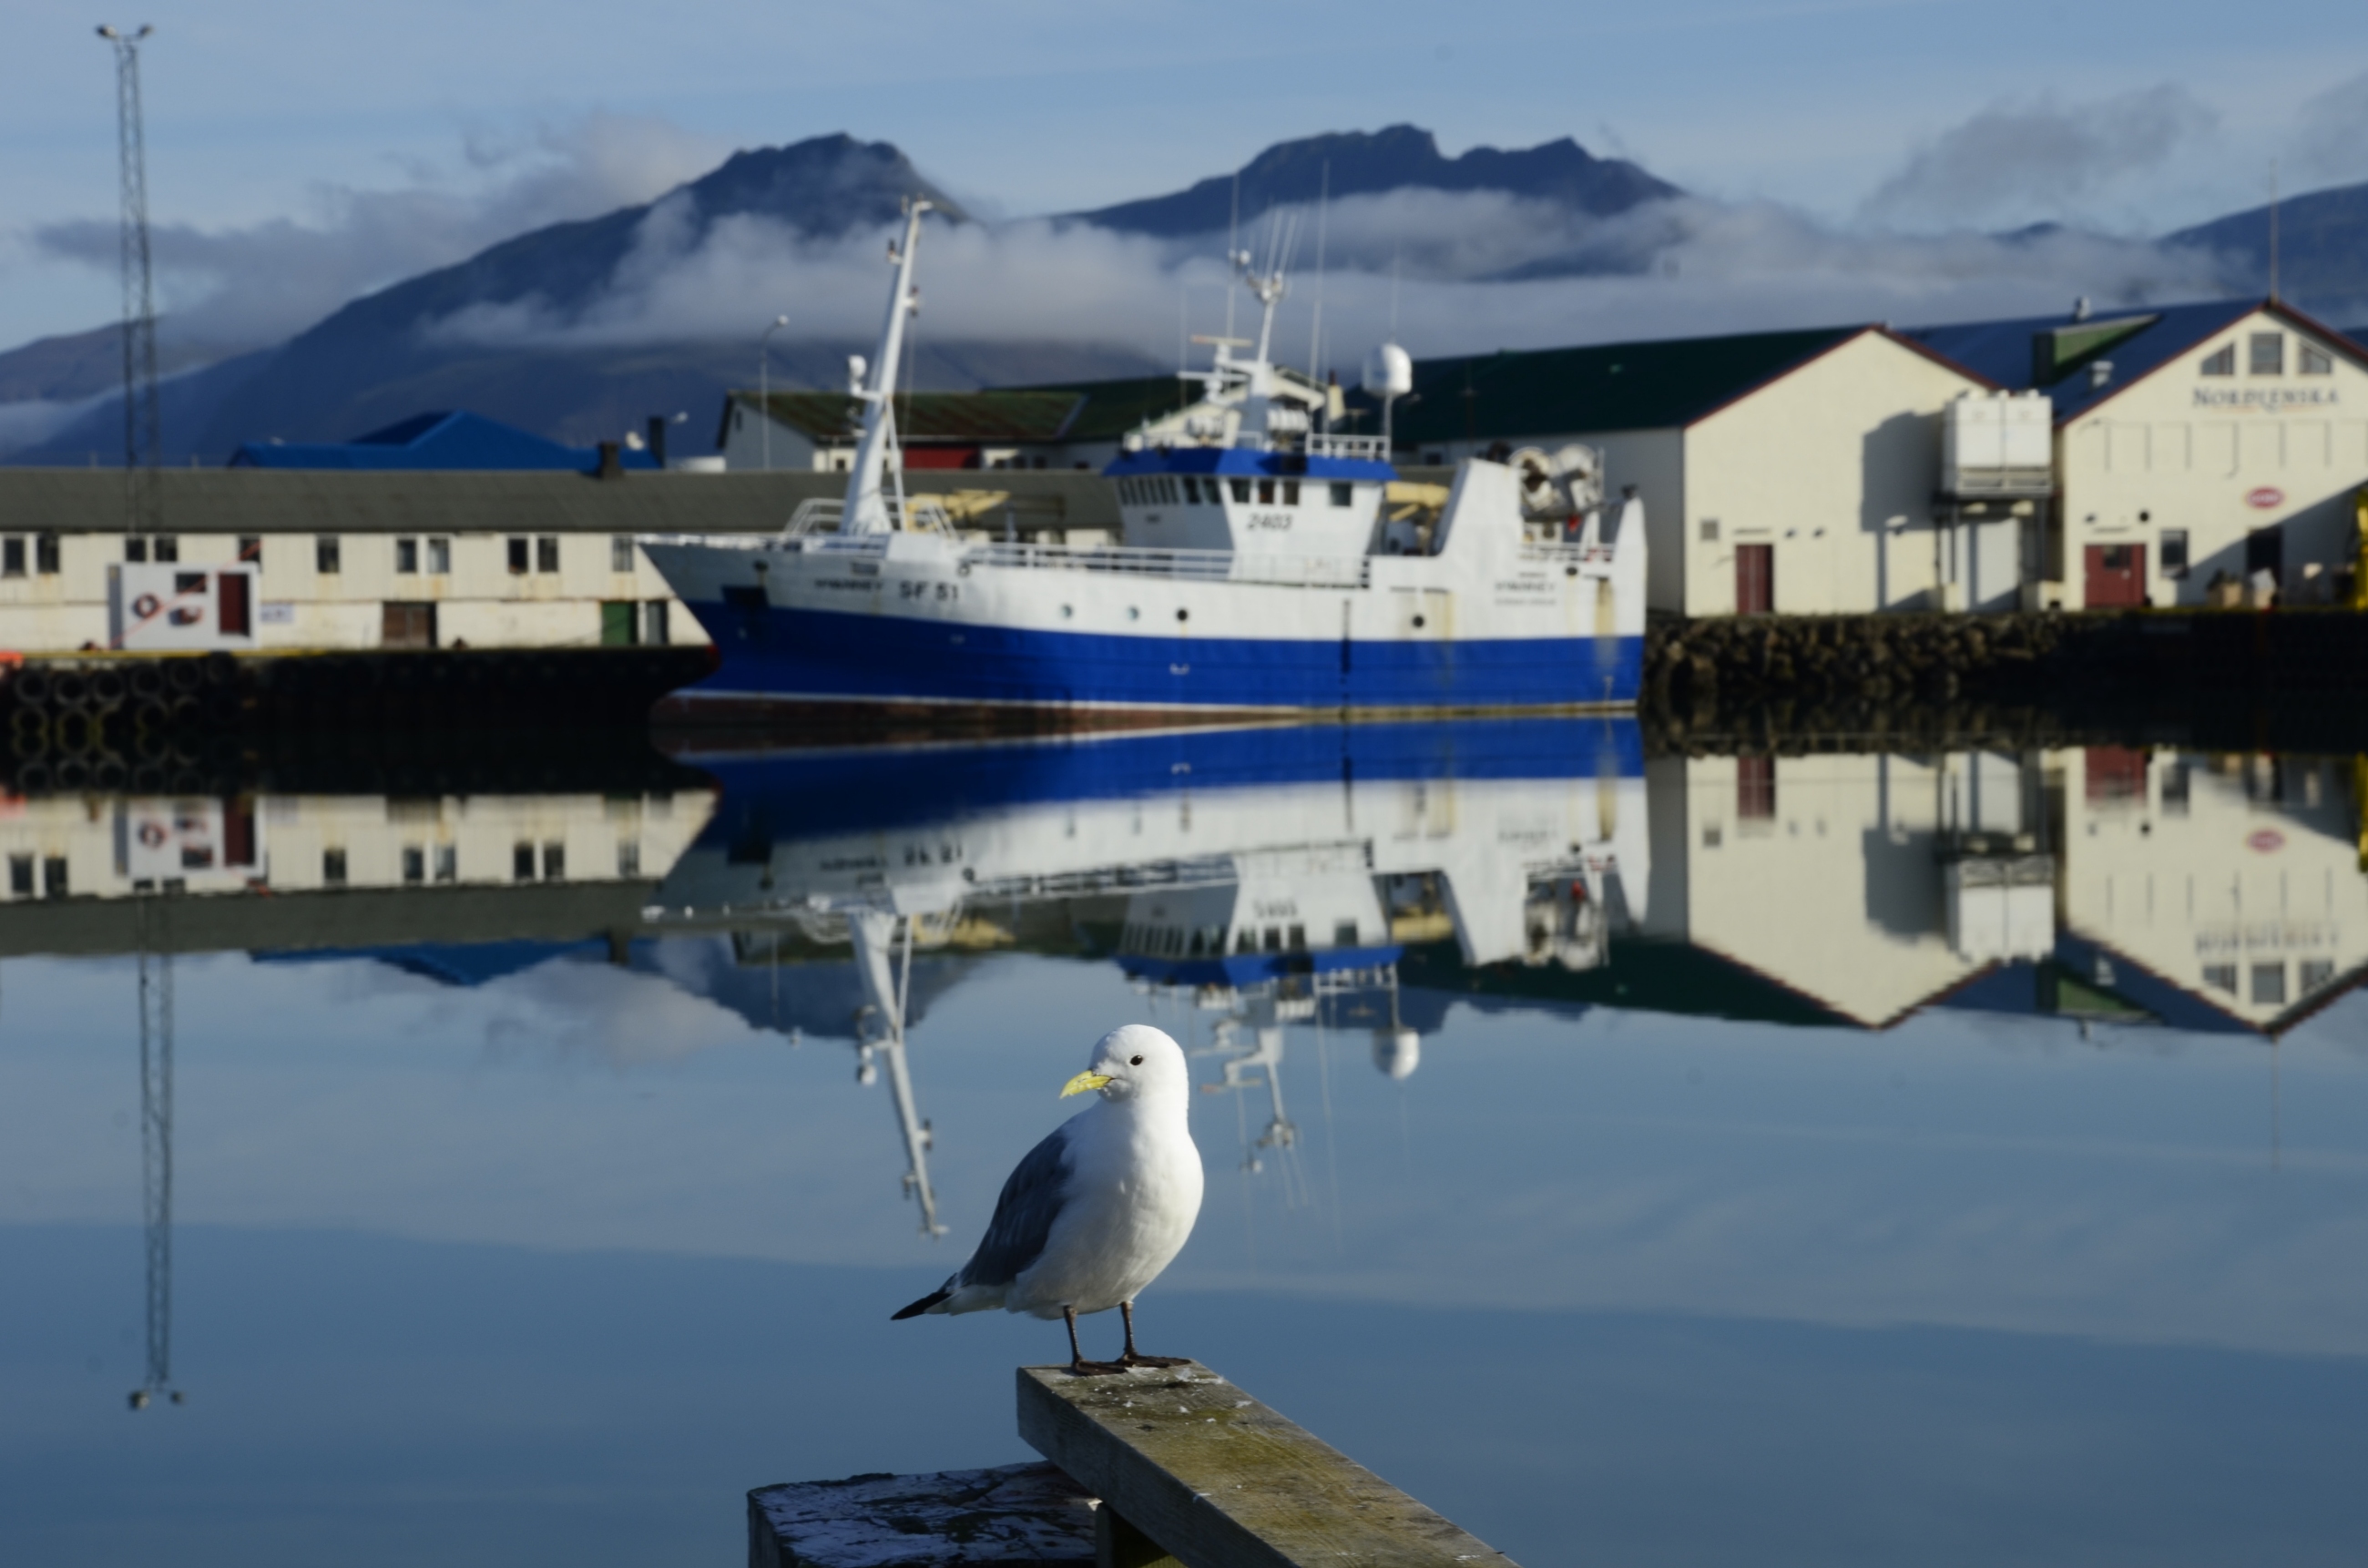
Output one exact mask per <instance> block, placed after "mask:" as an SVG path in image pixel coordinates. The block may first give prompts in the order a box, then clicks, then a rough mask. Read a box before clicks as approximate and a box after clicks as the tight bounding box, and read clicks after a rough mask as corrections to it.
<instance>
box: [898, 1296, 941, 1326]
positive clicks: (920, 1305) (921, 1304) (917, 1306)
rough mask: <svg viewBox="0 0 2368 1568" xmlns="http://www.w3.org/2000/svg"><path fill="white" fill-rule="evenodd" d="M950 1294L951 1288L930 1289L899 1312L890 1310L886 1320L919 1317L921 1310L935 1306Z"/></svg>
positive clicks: (899, 1320) (925, 1310) (926, 1310)
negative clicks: (926, 1293)
mask: <svg viewBox="0 0 2368 1568" xmlns="http://www.w3.org/2000/svg"><path fill="white" fill-rule="evenodd" d="M952 1294H953V1292H952V1291H951V1290H932V1291H930V1292H929V1293H928V1295H926V1296H924V1297H922V1298H921V1299H920V1300H919V1301H915V1302H914V1303H913V1304H912V1305H911V1306H909V1307H906V1308H905V1309H904V1310H902V1311H901V1312H890V1313H889V1314H888V1321H889V1322H890V1323H902V1322H904V1321H905V1319H906V1318H916V1317H919V1316H920V1315H921V1314H922V1313H923V1312H928V1310H929V1309H930V1308H931V1307H934V1306H936V1305H937V1304H938V1303H939V1301H944V1300H945V1299H946V1298H947V1297H948V1296H951V1295H952Z"/></svg>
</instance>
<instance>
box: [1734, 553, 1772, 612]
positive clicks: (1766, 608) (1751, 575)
mask: <svg viewBox="0 0 2368 1568" xmlns="http://www.w3.org/2000/svg"><path fill="white" fill-rule="evenodd" d="M1775 608H1776V547H1775V546H1774V545H1772V544H1738V545H1736V547H1735V613H1736V614H1737V615H1768V614H1770V613H1771V612H1773V611H1774V609H1775Z"/></svg>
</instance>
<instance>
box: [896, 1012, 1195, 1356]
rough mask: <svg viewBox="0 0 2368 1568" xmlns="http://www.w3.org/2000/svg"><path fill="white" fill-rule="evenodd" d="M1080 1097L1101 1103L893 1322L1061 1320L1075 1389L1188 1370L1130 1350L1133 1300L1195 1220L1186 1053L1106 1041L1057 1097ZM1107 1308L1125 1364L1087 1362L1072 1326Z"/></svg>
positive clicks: (1028, 1168) (1143, 1040) (1126, 1039)
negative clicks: (1088, 1095) (949, 1271)
mask: <svg viewBox="0 0 2368 1568" xmlns="http://www.w3.org/2000/svg"><path fill="white" fill-rule="evenodd" d="M1088 1089H1094V1090H1099V1092H1100V1094H1101V1099H1100V1100H1099V1102H1098V1103H1096V1104H1094V1105H1090V1106H1087V1108H1085V1109H1084V1110H1082V1111H1080V1112H1078V1113H1077V1114H1076V1116H1073V1117H1071V1118H1070V1119H1068V1120H1066V1121H1064V1122H1063V1123H1062V1124H1061V1125H1060V1126H1059V1127H1057V1128H1055V1129H1053V1132H1052V1134H1051V1135H1050V1136H1049V1137H1047V1138H1046V1139H1045V1140H1044V1141H1043V1142H1042V1143H1039V1144H1037V1145H1036V1147H1034V1148H1033V1149H1030V1151H1029V1152H1028V1157H1027V1158H1026V1159H1024V1160H1022V1161H1020V1162H1019V1165H1018V1166H1017V1167H1016V1168H1015V1169H1014V1170H1013V1171H1012V1173H1011V1176H1010V1179H1009V1180H1008V1181H1006V1182H1005V1183H1004V1184H1003V1196H1002V1197H1000V1198H998V1199H996V1200H995V1218H994V1219H993V1220H991V1221H988V1223H987V1227H986V1239H985V1240H984V1241H982V1242H980V1243H979V1244H978V1251H976V1252H975V1253H973V1254H972V1255H971V1260H970V1261H969V1262H968V1263H965V1264H963V1265H962V1267H961V1269H960V1270H959V1271H957V1272H956V1273H955V1274H954V1275H953V1277H952V1278H949V1279H948V1280H947V1281H946V1282H945V1284H944V1286H942V1287H941V1288H940V1289H939V1290H933V1291H931V1292H930V1293H929V1294H928V1295H926V1296H924V1297H922V1298H921V1299H920V1300H919V1301H915V1302H914V1303H913V1304H912V1305H911V1306H909V1307H906V1308H905V1310H904V1311H902V1312H897V1313H895V1314H894V1315H895V1316H896V1317H898V1318H909V1317H916V1316H918V1315H919V1314H921V1313H923V1312H985V1311H986V1310H987V1309H989V1308H991V1307H1001V1308H1003V1309H1004V1310H1005V1311H1006V1312H1032V1313H1034V1314H1035V1315H1036V1316H1038V1317H1040V1318H1053V1317H1057V1318H1062V1319H1065V1320H1066V1321H1067V1323H1068V1325H1069V1369H1070V1370H1071V1371H1073V1372H1076V1373H1077V1374H1078V1375H1080V1376H1089V1375H1094V1374H1099V1373H1105V1372H1121V1371H1124V1370H1125V1369H1127V1368H1129V1367H1180V1366H1183V1365H1184V1364H1185V1362H1184V1360H1183V1359H1182V1358H1179V1357H1174V1356H1145V1355H1143V1354H1141V1353H1140V1352H1138V1351H1137V1350H1136V1349H1135V1347H1134V1298H1135V1293H1136V1292H1137V1291H1139V1290H1142V1289H1143V1288H1144V1286H1145V1285H1148V1284H1150V1283H1151V1282H1152V1281H1153V1280H1154V1279H1156V1278H1159V1274H1160V1271H1161V1270H1162V1269H1164V1268H1166V1267H1167V1266H1168V1264H1170V1263H1172V1262H1174V1261H1175V1258H1176V1255H1177V1254H1178V1253H1179V1252H1181V1251H1183V1250H1184V1243H1185V1240H1186V1238H1188V1237H1189V1236H1190V1235H1191V1233H1192V1221H1194V1220H1195V1219H1197V1218H1199V1217H1200V1213H1201V1151H1200V1150H1199V1149H1197V1148H1195V1147H1194V1146H1193V1143H1192V1130H1191V1128H1190V1126H1189V1125H1188V1121H1187V1113H1188V1111H1189V1110H1190V1103H1191V1092H1190V1091H1191V1078H1190V1074H1189V1073H1188V1072H1187V1071H1186V1069H1185V1066H1184V1051H1183V1048H1182V1047H1180V1046H1178V1044H1177V1043H1176V1042H1175V1041H1174V1040H1170V1039H1168V1038H1167V1035H1166V1034H1164V1033H1162V1032H1161V1031H1160V1030H1158V1029H1156V1028H1152V1027H1151V1026H1150V1025H1148V1024H1129V1025H1127V1026H1126V1027H1125V1028H1117V1029H1112V1030H1111V1031H1110V1033H1109V1034H1106V1035H1104V1036H1103V1037H1102V1040H1101V1043H1100V1044H1099V1045H1098V1046H1096V1047H1095V1048H1094V1058H1093V1065H1092V1066H1090V1067H1088V1068H1087V1069H1086V1070H1085V1071H1084V1072H1082V1073H1080V1074H1077V1075H1076V1077H1074V1078H1072V1079H1070V1080H1069V1082H1068V1084H1067V1085H1066V1086H1064V1088H1063V1089H1062V1090H1061V1096H1062V1097H1063V1098H1064V1099H1065V1098H1067V1097H1068V1096H1071V1095H1081V1094H1084V1093H1085V1092H1086V1091H1087V1090H1088ZM1112 1307H1116V1308H1117V1309H1118V1310H1119V1315H1120V1316H1121V1318H1123V1319H1124V1320H1125V1323H1126V1353H1125V1354H1124V1355H1123V1356H1121V1357H1120V1358H1118V1359H1117V1360H1116V1361H1088V1360H1087V1359H1086V1358H1085V1356H1084V1354H1083V1353H1082V1352H1080V1351H1079V1350H1078V1348H1077V1314H1078V1313H1079V1312H1108V1311H1110V1308H1112Z"/></svg>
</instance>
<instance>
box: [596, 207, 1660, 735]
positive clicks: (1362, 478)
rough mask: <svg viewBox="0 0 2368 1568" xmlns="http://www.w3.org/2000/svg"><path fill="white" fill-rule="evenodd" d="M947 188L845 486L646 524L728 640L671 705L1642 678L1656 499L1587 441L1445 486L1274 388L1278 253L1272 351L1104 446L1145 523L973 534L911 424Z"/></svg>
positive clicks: (1193, 696) (1564, 705)
mask: <svg viewBox="0 0 2368 1568" xmlns="http://www.w3.org/2000/svg"><path fill="white" fill-rule="evenodd" d="M926 208H927V203H925V202H920V201H915V202H913V203H912V204H911V206H910V210H909V212H908V215H907V218H906V221H905V233H904V240H903V243H902V244H901V245H897V246H894V247H892V249H891V253H890V254H891V257H892V259H893V261H894V266H895V269H896V280H895V284H894V289H893V290H892V292H891V293H890V296H889V303H888V312H887V320H886V322H885V324H883V326H882V331H881V337H880V344H879V348H878V351H877V353H876V354H875V355H874V357H873V358H872V359H871V362H870V364H869V366H868V367H866V366H864V365H863V364H862V362H860V361H857V362H855V365H854V367H853V369H855V372H856V373H855V375H854V376H853V378H852V381H853V385H852V389H851V390H852V391H853V392H854V395H855V396H856V398H857V399H858V400H859V403H860V405H861V408H862V419H863V426H862V438H861V441H860V444H859V446H858V448H857V452H856V460H855V463H854V467H853V470H852V472H850V473H849V475H848V487H847V493H846V495H845V497H844V499H843V500H839V501H809V502H807V503H805V504H803V505H802V506H800V507H799V508H798V511H797V514H796V515H795V516H794V517H792V518H791V521H790V523H789V525H788V527H786V528H784V529H783V530H782V531H781V533H780V534H779V535H778V536H772V537H761V536H760V537H756V538H750V537H746V536H740V537H723V536H681V535H668V536H653V537H647V538H644V539H643V540H641V544H642V547H643V550H644V551H646V552H647V553H648V555H649V557H650V559H651V561H652V562H654V563H655V565H656V567H657V569H658V570H659V571H660V572H661V573H663V574H665V576H666V581H667V583H668V584H669V585H671V586H672V587H673V589H674V591H675V593H676V594H677V597H680V598H681V599H682V600H683V602H684V603H685V604H686V605H688V606H689V608H690V610H691V613H692V614H694V615H696V616H697V617H698V618H699V620H700V624H701V625H702V626H703V627H705V628H706V630H707V631H708V633H709V635H711V636H712V638H713V639H714V641H715V645H716V647H717V649H718V650H719V652H720V655H721V657H720V661H719V664H718V666H717V668H716V670H715V671H714V673H713V674H712V675H711V676H708V677H707V678H706V679H705V680H704V681H702V682H700V684H698V685H696V686H693V687H688V688H686V689H685V690H683V691H681V692H679V693H677V694H676V696H674V697H673V698H671V699H668V700H667V702H666V704H665V705H664V707H663V709H662V712H663V714H664V715H665V716H666V717H668V718H671V719H675V720H678V721H689V722H762V721H765V720H767V719H778V718H786V717H791V716H792V715H796V714H801V713H811V712H813V711H814V710H815V709H817V708H828V707H831V706H832V705H842V707H841V710H842V711H845V709H844V707H843V705H848V704H860V705H862V706H863V708H864V709H865V710H871V711H880V710H907V712H908V715H909V716H911V717H915V718H919V719H924V720H926V719H928V718H930V717H933V716H946V715H953V714H974V713H978V712H982V711H985V712H988V713H989V714H990V715H991V714H992V712H993V711H994V710H1005V711H1006V712H1008V711H1009V710H1023V711H1024V710H1037V711H1038V712H1039V713H1040V714H1047V715H1049V716H1051V717H1053V718H1055V719H1057V720H1059V721H1062V722H1074V723H1077V724H1081V725H1083V724H1116V723H1143V722H1172V721H1182V720H1196V719H1209V718H1224V717H1238V716H1247V715H1272V716H1280V715H1286V714H1290V713H1293V712H1318V711H1338V710H1358V711H1360V712H1371V713H1376V714H1381V713H1391V714H1415V713H1425V712H1441V711H1454V710H1519V709H1564V710H1571V709H1601V708H1618V707H1623V706H1627V705H1630V704H1633V703H1634V701H1635V699H1636V692H1637V687H1638V684H1639V677H1640V673H1641V669H1642V665H1643V644H1644V630H1645V625H1644V618H1645V608H1644V607H1645V528H1644V514H1643V508H1642V506H1641V505H1640V504H1639V503H1638V502H1637V501H1635V500H1634V498H1633V497H1631V498H1629V499H1626V500H1624V501H1622V502H1618V503H1614V504H1611V505H1608V506H1607V505H1606V504H1605V503H1604V500H1603V497H1602V494H1601V485H1600V464H1599V462H1598V460H1597V458H1596V454H1594V453H1593V452H1591V451H1589V450H1588V449H1585V448H1578V447H1571V448H1565V449H1562V450H1561V451H1559V452H1555V453H1547V452H1543V451H1539V450H1535V449H1525V450H1523V451H1520V452H1517V453H1514V454H1512V455H1511V459H1510V460H1509V461H1507V462H1491V461H1485V460H1478V459H1467V460H1464V461H1463V463H1462V465H1461V466H1460V467H1459V468H1458V470H1457V471H1456V473H1455V476H1454V481H1453V483H1452V485H1449V486H1446V487H1443V488H1442V487H1436V486H1416V485H1405V484H1398V483H1394V480H1395V471H1394V470H1393V469H1392V468H1391V466H1390V464H1389V462H1388V461H1387V457H1388V451H1389V441H1388V437H1387V435H1386V434H1384V435H1383V436H1378V437H1376V436H1354V435H1339V434H1334V433H1332V432H1331V431H1330V430H1329V428H1328V426H1329V425H1330V423H1331V421H1330V419H1329V418H1319V417H1317V416H1316V415H1312V414H1311V411H1310V410H1309V409H1308V408H1307V407H1306V406H1305V403H1306V402H1307V401H1310V400H1307V399H1305V398H1304V397H1302V398H1296V399H1294V398H1292V397H1290V396H1285V395H1279V394H1281V392H1283V391H1284V390H1285V389H1284V386H1283V381H1282V378H1281V374H1280V373H1279V372H1278V371H1277V370H1276V369H1275V368H1274V367H1273V365H1272V364H1271V362H1270V361H1269V357H1268V356H1269V347H1270V343H1271V336H1272V332H1273V324H1274V307H1275V304H1276V302H1277V301H1279V300H1280V299H1281V295H1282V293H1283V288H1284V279H1283V275H1282V273H1281V269H1280V268H1279V267H1277V268H1275V269H1273V270H1271V271H1269V272H1267V273H1264V274H1258V273H1252V272H1250V271H1249V269H1248V267H1247V265H1246V264H1243V270H1244V273H1245V275H1246V278H1247V282H1248V285H1249V287H1250V289H1251V290H1252V291H1253V292H1254V293H1255V294H1256V295H1257V296H1258V300H1259V302H1260V303H1261V305H1262V306H1263V307H1264V314H1263V317H1262V321H1261V324H1260V329H1259V335H1258V342H1257V344H1256V346H1255V348H1254V350H1253V357H1251V358H1236V357H1235V355H1234V352H1233V350H1234V349H1235V347H1249V346H1248V345H1247V344H1236V343H1235V341H1234V340H1230V339H1225V340H1219V341H1218V342H1217V344H1216V352H1215V359H1214V363H1213V365H1212V368H1211V369H1209V370H1207V371H1205V372H1201V373H1199V374H1198V375H1197V377H1196V379H1198V380H1200V381H1202V382H1203V383H1204V384H1205V387H1206V392H1205V395H1204V396H1203V398H1202V399H1201V401H1200V402H1199V403H1195V404H1194V405H1192V406H1191V407H1190V408H1188V409H1186V410H1184V411H1182V413H1181V414H1180V415H1172V416H1169V417H1168V418H1167V419H1165V420H1163V421H1161V422H1160V423H1159V424H1158V425H1157V426H1156V427H1150V428H1146V430H1144V432H1140V433H1138V434H1137V435H1135V436H1133V437H1129V438H1128V441H1127V443H1126V449H1125V450H1123V451H1122V452H1121V455H1120V457H1119V458H1118V460H1116V461H1115V462H1113V463H1112V464H1111V465H1110V468H1109V469H1108V470H1107V471H1106V474H1107V477H1108V478H1109V479H1110V482H1111V483H1113V484H1114V485H1115V486H1116V487H1117V492H1118V500H1119V511H1120V516H1121V519H1122V521H1123V533H1122V536H1121V542H1119V543H1118V544H1115V545H1109V546H1090V547H1089V546H1072V545H1050V544H1037V543H1029V542H1015V541H1002V542H997V541H994V540H987V539H984V538H980V537H977V536H975V535H973V536H971V537H964V536H963V535H962V534H960V533H958V532H957V531H956V530H955V529H954V528H952V527H951V523H950V521H949V518H948V517H947V514H946V513H945V511H944V509H943V507H942V506H940V505H939V504H938V503H936V502H935V501H934V500H933V499H932V498H931V497H928V496H924V495H906V494H904V489H903V466H902V463H901V460H899V459H898V457H897V449H896V434H895V418H894V392H895V368H896V365H897V362H898V360H899V358H901V355H902V349H903V336H904V328H905V319H906V317H907V315H908V314H909V313H910V312H911V311H912V309H913V308H914V305H915V301H916V295H915V292H914V287H913V263H914V252H915V247H916V244H917V243H918V240H919V237H920V220H921V214H922V212H923V211H924V210H926ZM1407 381H1408V376H1407V361H1406V356H1405V353H1404V351H1403V350H1401V349H1398V348H1397V347H1395V346H1394V345H1393V346H1387V347H1383V349H1382V350H1380V351H1379V352H1378V353H1377V354H1376V355H1375V356H1374V359H1373V362H1372V364H1371V365H1369V367H1368V369H1367V375H1366V385H1367V387H1368V388H1369V389H1370V390H1372V392H1375V393H1376V394H1377V395H1379V396H1380V397H1381V398H1382V399H1383V402H1384V407H1385V410H1386V407H1387V405H1388V403H1389V402H1390V401H1391V400H1394V399H1395V396H1397V395H1399V394H1402V393H1403V392H1406V390H1407ZM1318 412H1319V413H1320V412H1321V411H1320V410H1319V411H1318ZM1384 417H1385V419H1386V413H1385V415H1384ZM1319 424H1320V425H1322V426H1326V427H1325V428H1317V427H1316V426H1318V425H1319ZM1384 428H1385V430H1386V426H1384Z"/></svg>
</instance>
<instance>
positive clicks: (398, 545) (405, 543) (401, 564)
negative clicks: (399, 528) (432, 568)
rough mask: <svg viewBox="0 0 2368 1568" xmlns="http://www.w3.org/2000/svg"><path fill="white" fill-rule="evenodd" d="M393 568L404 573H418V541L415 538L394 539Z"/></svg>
mask: <svg viewBox="0 0 2368 1568" xmlns="http://www.w3.org/2000/svg"><path fill="white" fill-rule="evenodd" d="M394 569H395V570H396V571H397V572H399V573H402V574H405V575H410V576H416V575H417V574H418V572H419V541H418V540H416V539H399V540H395V541H394Z"/></svg>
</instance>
